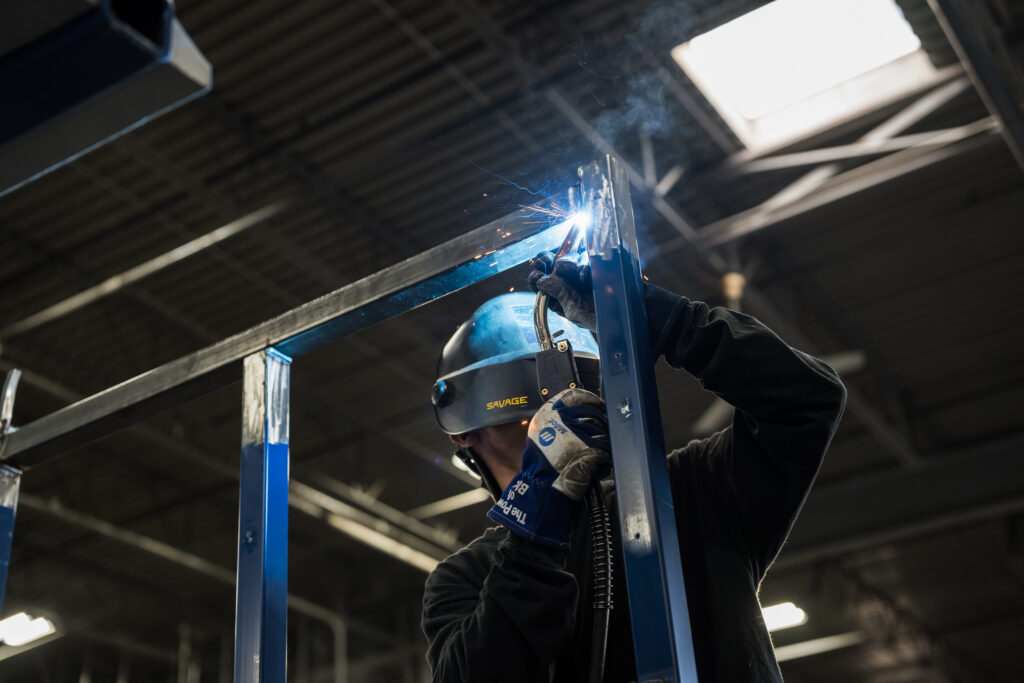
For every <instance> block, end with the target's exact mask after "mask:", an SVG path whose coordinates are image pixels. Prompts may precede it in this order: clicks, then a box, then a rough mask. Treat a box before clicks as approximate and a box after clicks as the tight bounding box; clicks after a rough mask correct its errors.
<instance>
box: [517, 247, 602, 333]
mask: <svg viewBox="0 0 1024 683" xmlns="http://www.w3.org/2000/svg"><path fill="white" fill-rule="evenodd" d="M530 266H531V267H532V268H533V270H532V271H531V272H530V276H529V284H530V289H532V290H533V291H534V292H543V293H544V294H547V295H548V297H549V299H550V301H549V302H548V306H549V307H550V308H551V310H552V311H554V312H555V313H557V314H558V315H560V316H562V317H563V318H567V319H568V320H570V321H572V322H574V323H576V324H577V325H579V326H581V327H585V328H587V329H588V330H590V331H591V332H596V331H597V317H596V315H595V314H594V285H593V283H592V281H591V279H590V266H588V265H580V264H578V263H576V262H575V261H573V260H572V259H567V258H564V259H559V260H558V262H557V263H555V262H554V257H553V256H552V255H551V253H550V252H541V253H540V254H538V255H537V257H536V258H534V259H533V260H532V261H530Z"/></svg>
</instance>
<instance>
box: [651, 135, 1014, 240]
mask: <svg viewBox="0 0 1024 683" xmlns="http://www.w3.org/2000/svg"><path fill="white" fill-rule="evenodd" d="M994 139H998V138H994V137H993V136H992V135H985V134H984V133H982V134H978V135H974V136H972V137H970V138H967V139H964V140H957V141H952V142H950V141H945V142H943V143H937V144H935V145H931V146H928V147H916V148H911V149H905V150H902V151H899V152H895V153H893V154H890V155H889V156H886V157H883V158H881V159H878V160H876V161H872V162H871V163H868V164H864V165H863V166H858V167H857V168H855V169H852V170H850V171H847V172H845V173H842V174H840V175H837V176H835V177H834V178H831V179H830V180H829V181H828V182H826V183H825V184H823V185H822V186H821V187H820V189H818V190H817V191H816V192H815V193H814V194H811V195H809V196H807V197H804V198H803V199H800V200H797V201H794V202H792V203H789V204H786V205H785V206H782V207H779V208H776V209H774V210H772V209H767V210H766V209H765V208H764V207H755V208H753V209H750V210H748V211H743V212H741V213H738V214H736V215H734V216H729V217H728V218H723V219H722V220H720V221H718V222H715V223H711V224H710V225H707V226H705V227H703V228H701V229H700V230H699V235H700V240H701V242H702V243H703V244H704V245H707V246H718V245H721V244H725V243H726V242H731V241H733V240H735V239H738V238H739V237H742V236H744V235H747V234H749V233H752V232H756V231H757V230H762V229H764V228H766V227H768V226H771V225H776V224H778V223H781V222H783V221H785V220H789V219H791V218H796V217H797V216H801V215H803V214H805V213H809V212H810V211H813V210H815V209H819V208H821V207H823V206H827V205H829V204H832V203H835V202H837V201H839V200H841V199H845V198H847V197H851V196H853V195H855V194H858V193H860V192H864V191H866V190H869V189H871V188H873V187H877V186H879V185H883V184H885V183H887V182H889V181H891V180H895V179H896V178H900V177H902V176H905V175H909V174H911V173H913V172H915V171H919V170H921V169H923V168H927V167H929V166H931V165H933V164H937V163H941V162H943V161H946V160H948V159H952V158H954V157H957V156H959V155H960V154H964V153H966V152H968V151H971V150H974V149H977V148H979V147H981V146H983V145H986V144H989V143H991V142H992V140H994ZM692 245H693V244H692V241H691V240H690V239H688V238H687V237H677V238H675V239H672V240H669V241H668V242H666V243H665V244H664V245H662V250H661V255H662V256H665V255H668V254H670V253H674V252H676V251H679V250H681V249H685V248H688V247H691V246H692Z"/></svg>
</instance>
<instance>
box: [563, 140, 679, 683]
mask: <svg viewBox="0 0 1024 683" xmlns="http://www.w3.org/2000/svg"><path fill="white" fill-rule="evenodd" d="M580 189H581V199H582V202H581V203H582V205H583V207H586V209H587V210H589V211H591V212H592V215H591V225H590V229H589V231H588V234H587V253H588V255H589V258H590V266H591V271H592V273H593V279H594V304H595V308H596V312H597V339H598V343H599V344H600V347H601V380H602V389H603V391H604V397H605V401H606V402H607V405H608V418H609V431H610V433H611V445H612V458H613V462H614V465H615V490H616V499H617V502H618V510H619V522H620V529H621V532H622V540H621V543H622V554H623V561H624V563H625V569H626V587H627V590H628V592H629V609H630V615H631V617H632V623H633V643H634V650H635V652H636V664H637V680H638V681H640V682H641V683H645V682H649V681H674V682H678V683H683V682H686V683H695V682H696V681H697V670H696V663H695V659H694V653H693V638H692V635H691V632H690V617H689V613H688V611H687V606H686V590H685V586H684V583H683V570H682V564H681V562H680V559H679V539H678V537H677V535H676V523H675V517H674V508H673V504H672V491H671V489H670V487H669V479H668V465H667V463H666V461H665V442H664V436H663V434H662V428H661V418H660V415H659V412H658V395H657V388H656V386H655V378H654V359H653V358H652V357H651V345H650V340H649V338H648V337H649V333H648V330H647V312H646V307H645V304H644V290H643V280H642V276H641V272H640V259H639V252H638V249H637V239H636V226H635V224H634V222H633V207H632V204H631V203H630V197H629V177H628V175H627V173H626V170H625V169H624V168H623V167H622V166H621V165H620V164H619V163H618V162H617V161H616V159H615V158H614V157H611V156H608V157H606V159H605V161H604V163H598V162H595V163H593V164H591V165H590V166H585V167H583V168H581V169H580Z"/></svg>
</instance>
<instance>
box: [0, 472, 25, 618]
mask: <svg viewBox="0 0 1024 683" xmlns="http://www.w3.org/2000/svg"><path fill="white" fill-rule="evenodd" d="M20 488H21V471H20V470H16V469H14V468H13V467H8V466H7V465H0V612H3V607H4V592H5V591H6V590H7V567H8V566H9V565H10V562H11V542H12V541H13V540H14V513H15V511H16V510H17V509H18V490H19V489H20Z"/></svg>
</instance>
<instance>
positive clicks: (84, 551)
mask: <svg viewBox="0 0 1024 683" xmlns="http://www.w3.org/2000/svg"><path fill="white" fill-rule="evenodd" d="M47 4H49V5H52V6H54V7H57V6H60V7H61V8H62V10H61V11H65V10H66V11H67V12H69V14H73V13H74V11H78V10H76V9H75V8H74V7H73V6H74V5H75V4H76V3H74V2H64V3H60V2H51V3H44V2H40V3H38V5H39V6H40V7H43V6H44V5H47ZM80 4H81V5H89V4H90V3H88V2H84V0H83V2H82V3H80ZM129 4H130V3H129ZM947 4H952V5H955V6H957V7H961V8H966V11H967V14H966V17H967V18H966V20H965V21H966V24H967V25H966V26H964V25H958V24H957V20H955V19H954V20H953V21H948V17H947V21H945V22H944V21H941V20H940V17H941V16H943V14H942V9H943V7H945V6H946V5H947ZM14 5H15V4H14V3H8V6H7V7H5V8H3V9H2V10H0V17H5V18H10V17H13V16H15V15H18V13H19V12H23V13H24V16H25V23H26V24H28V23H30V20H31V19H32V17H30V16H29V15H31V14H32V11H31V10H30V9H26V8H25V7H22V8H17V7H14ZM118 5H120V8H121V10H123V11H125V12H126V13H127V14H131V12H132V9H128V8H126V4H125V3H116V2H115V3H114V6H115V8H117V6H118ZM139 6H141V3H140V4H139V5H136V7H139ZM56 11H57V10H54V12H56ZM173 11H174V15H175V16H176V19H177V22H178V23H179V25H180V27H182V28H183V30H184V31H185V32H186V33H187V36H188V39H190V41H191V43H190V46H191V48H192V49H193V54H194V55H199V57H200V58H201V59H205V60H206V61H207V62H208V64H209V66H210V67H211V68H212V81H211V84H212V87H211V88H210V89H209V91H208V92H196V93H195V95H196V96H194V97H193V96H191V95H190V96H188V97H183V98H182V99H187V101H185V102H183V103H181V104H179V105H178V106H175V107H173V108H170V109H169V110H168V111H166V112H164V113H161V114H160V115H159V116H155V117H153V118H152V119H151V120H147V121H146V122H145V123H144V125H140V126H138V127H135V128H133V129H132V130H130V131H129V132H126V133H125V134H123V135H120V136H118V137H116V138H114V139H112V140H110V141H108V142H106V143H105V144H102V145H100V146H98V147H96V148H95V149H93V150H91V151H88V153H85V154H82V155H80V156H77V157H75V158H74V159H72V160H71V161H69V162H67V163H64V164H62V165H59V167H56V168H54V169H53V170H51V171H50V172H48V173H45V174H43V175H41V176H40V177H37V178H35V179H33V180H32V181H31V182H26V183H23V184H20V185H19V186H17V187H13V189H10V191H6V192H4V193H3V194H2V195H0V254H2V255H3V258H2V259H0V343H2V346H0V371H2V372H7V371H9V370H11V369H14V368H17V369H20V370H21V371H22V377H21V382H20V385H19V387H18V390H17V394H16V401H15V402H14V408H13V417H12V421H13V425H14V426H19V425H28V424H30V423H32V422H33V421H35V420H38V419H41V418H43V417H44V416H46V415H49V414H51V413H54V412H55V411H57V410H59V409H61V408H63V407H65V406H68V405H70V404H73V403H75V402H76V401H78V400H80V399H83V398H85V397H88V396H91V395H93V394H96V393H98V392H101V391H103V390H105V389H107V388H109V387H112V386H114V385H116V384H118V383H120V382H123V381H125V380H128V379H131V378H132V377H135V376H137V375H140V374H142V373H145V372H147V371H149V370H151V369H153V368H156V367H158V366H161V365H163V364H165V363H168V362H171V361H174V360H175V359H178V358H181V357H184V356H187V355H188V354H191V353H193V352H196V351H198V350H200V349H203V348H204V347H208V346H210V345H212V344H214V343H216V342H218V341H220V340H223V339H225V338H227V337H229V336H231V335H233V334H236V333H240V332H242V331H244V330H246V329H248V328H251V327H253V326H255V325H257V324H259V323H261V322H263V321H266V320H269V319H271V318H273V317H274V316H277V315H280V314H282V313H284V312H286V311H289V310H291V309H294V308H296V307H298V306H300V305H302V304H303V303H305V302H308V301H311V300H313V299H315V298H317V297H319V296H321V295H323V294H326V293H328V292H331V291H333V290H336V289H338V288H340V287H343V286H345V285H347V284H349V283H352V282H355V281H357V280H359V279H360V278H364V277H366V276H369V275H371V274H373V273H375V272H378V271H381V270H383V269H386V268H389V267H391V266H394V265H395V264H397V263H400V262H401V261H403V260H405V259H407V258H410V257H413V256H415V255H417V254H420V253H422V252H424V251H425V250H427V249H430V248H432V247H435V246H437V245H440V244H443V243H444V242H446V241H448V240H451V239H453V238H456V237H458V236H459V235H462V234H465V233H467V232H469V231H471V230H473V229H475V228H478V227H480V226H483V225H486V224H488V223H490V222H491V221H494V220H497V219H499V218H501V217H502V216H506V215H508V214H510V213H512V212H515V211H519V210H521V209H522V208H523V207H533V208H534V209H535V210H536V212H537V221H538V222H539V223H544V222H545V221H552V220H556V219H557V216H551V215H548V213H545V209H547V210H551V212H552V213H554V214H558V213H559V210H560V208H564V207H565V206H566V205H567V204H566V190H567V188H569V187H570V186H571V185H572V184H573V183H574V182H576V178H577V168H578V167H579V166H581V165H583V164H587V163H590V162H592V161H594V160H596V159H600V158H602V157H603V156H604V155H606V154H614V155H616V156H617V157H618V158H620V159H621V160H622V161H623V163H625V164H626V165H628V166H629V168H630V171H631V173H630V184H631V186H632V187H631V191H632V201H633V210H634V213H635V217H636V223H637V229H638V233H639V243H640V252H641V259H642V262H643V269H644V275H645V277H647V278H648V279H649V281H650V282H652V283H654V284H657V285H659V286H662V287H665V288H666V289H670V290H673V291H675V292H678V293H681V294H684V295H686V296H688V297H691V298H694V299H700V300H703V301H706V302H708V303H709V304H711V305H729V306H732V307H734V308H739V309H741V310H743V311H744V312H747V313H750V314H751V315H754V316H756V317H758V318H759V319H761V320H763V321H764V322H766V323H767V324H768V325H769V326H771V327H772V328H773V329H774V330H775V331H777V332H778V333H779V334H780V336H782V337H783V338H784V339H786V340H787V341H789V342H791V343H792V344H794V345H795V346H797V347H799V348H803V349H806V350H808V351H810V352H812V353H814V354H815V355H818V356H820V357H822V358H825V359H826V360H828V361H830V362H831V363H832V364H833V365H834V366H835V367H836V368H837V369H838V371H839V372H840V375H841V376H842V378H843V381H844V383H845V384H846V386H847V388H848V391H849V401H848V406H847V409H846V413H845V416H844V418H843V420H842V423H841V425H840V427H839V430H838V432H837V434H836V437H835V440H834V442H833V444H832V446H831V448H830V451H829V453H828V456H827V457H826V459H825V462H824V465H823V467H822V469H821V471H820V474H819V476H818V480H817V482H816V484H815V487H814V489H813V490H812V492H811V494H810V497H809V498H808V501H807V504H806V507H805V509H804V512H803V514H802V516H801V517H800V519H799V520H798V522H797V524H796V526H795V527H794V529H793V532H792V535H791V537H790V540H789V542H788V543H787V545H786V546H785V547H784V548H783V550H782V553H781V554H780V556H779V557H778V559H777V561H776V563H775V565H774V566H773V568H772V569H771V570H770V571H769V573H768V576H767V578H766V579H765V581H764V583H763V584H762V586H761V589H760V597H761V602H762V605H764V606H765V607H768V606H780V605H781V607H777V609H776V614H777V615H781V616H782V617H787V616H788V617H792V618H791V619H790V620H789V622H788V623H782V624H781V626H780V627H779V628H777V630H774V631H773V633H772V638H773V641H774V644H775V647H776V651H777V656H778V659H779V661H780V666H781V669H782V672H783V674H784V676H785V679H786V680H787V681H788V682H789V683H816V682H821V681H828V682H830V683H846V682H850V683H853V682H864V683H901V682H904V681H905V682H908V683H909V682H917V681H923V682H936V683H959V682H974V681H977V682H993V683H996V682H1007V683H1009V682H1011V681H1019V680H1021V673H1020V672H1021V671H1022V670H1024V648H1022V647H1021V645H1022V643H1024V455H1022V452H1024V408H1022V406H1024V356H1022V353H1021V349H1022V348H1024V322H1022V319H1021V304H1020V292H1021V291H1024V260H1022V251H1024V232H1022V228H1024V220H1022V218H1021V215H1022V213H1024V184H1022V179H1024V176H1022V168H1024V166H1022V165H1024V154H1022V149H1024V125H1022V121H1024V117H1022V113H1021V106H1020V103H1021V102H1022V101H1024V98H1022V93H1024V80H1022V72H1024V2H1019V1H1017V0H955V1H952V0H950V2H947V0H877V1H876V0H857V1H856V2H854V1H852V0H816V1H814V2H808V1H805V0H776V1H775V2H771V3H765V2H762V1H760V0H718V1H713V0H687V1H683V0H655V1H653V2H639V1H632V0H630V1H622V0H614V1H613V0H581V1H579V2H552V1H537V2H522V1H517V0H440V1H435V0H204V1H202V2H201V1H200V0H178V1H177V2H175V3H173ZM53 16H56V15H53ZM949 24H952V26H950V25H949ZM14 25H15V24H13V23H10V24H7V26H14ZM51 28H52V27H51ZM972 31H973V32H974V34H977V35H981V36H984V37H985V41H982V43H981V46H982V47H981V49H980V51H978V52H975V53H968V54H965V52H964V50H963V49H961V47H962V46H958V45H955V44H954V43H956V41H955V40H953V41H951V39H950V36H951V35H958V34H962V33H963V32H968V33H970V32H972ZM5 36H7V37H5ZM9 38H10V36H9V35H7V34H5V33H4V32H3V31H0V75H2V74H3V73H4V72H3V70H2V67H3V66H4V64H6V63H7V62H5V61H4V60H9V59H12V58H13V57H12V56H17V55H18V52H17V48H18V47H24V46H23V45H22V46H14V45H12V44H10V42H9ZM4 41H8V42H7V44H4ZM979 55H980V56H979ZM193 67H194V65H193ZM194 68H195V67H194ZM201 72H202V69H199V70H198V71H194V73H201ZM993 74H994V77H993ZM60 83H61V81H60V80H59V79H55V80H54V81H53V82H51V83H38V84H37V85H36V86H35V87H37V88H40V89H44V90H45V89H46V88H59V87H61V85H60ZM993 84H994V85H993ZM0 87H6V86H4V85H3V84H2V83H0ZM993 89H994V90H995V91H996V92H995V93H994V92H993ZM132 97H133V98H134V99H133V100H132V102H133V103H134V104H137V105H139V107H140V109H139V111H140V114H139V116H138V119H139V120H141V119H143V118H146V117H147V116H150V115H152V114H153V113H156V112H157V111H158V110H162V109H164V108H166V107H167V106H169V105H170V103H159V104H154V107H155V108H151V109H150V110H149V111H148V112H142V107H143V106H145V105H146V104H147V103H146V102H144V101H143V100H144V99H145V97H146V95H145V92H144V91H139V92H136V93H135V94H134V95H133V96H132ZM1000 98H1001V99H1000ZM1007 102H1008V103H1009V105H1008V107H1009V108H1008V109H1007V104H1006V103H1007ZM0 106H2V105H0ZM1014 110H1015V116H1016V118H1014V115H1013V111H1014ZM1008 111H1009V113H1008ZM83 125H84V124H83ZM123 127H124V128H127V127H129V126H128V125H127V124H126V125H125V126H123ZM0 132H2V131H0ZM34 134H36V132H35V131H34V130H29V131H28V132H27V133H25V135H27V136H31V135H34ZM4 136H5V140H6V142H3V143H0V166H4V165H8V164H15V163H16V162H15V161H13V160H12V159H13V158H14V157H12V155H11V154H9V153H8V152H5V151H4V146H3V145H11V144H14V143H12V142H11V140H10V139H9V137H10V136H9V135H7V133H6V132H4ZM14 142H18V140H17V139H15V140H14ZM79 151H80V150H79ZM66 156H69V157H70V156H71V154H70V153H69V154H67V155H66ZM24 159H25V157H24V156H20V157H18V161H17V163H21V162H22V161H24ZM0 171H2V172H3V173H4V174H6V173H7V171H3V170H2V169H0ZM5 177H6V176H5ZM217 231H220V232H217ZM183 245H190V246H189V248H188V249H186V250H184V252H183V250H182V249H181V248H182V247H183ZM176 250H177V251H176ZM140 268H141V270H140ZM526 274H527V269H526V268H525V266H524V267H519V268H515V269H512V270H511V271H508V272H506V273H503V274H501V275H499V276H496V277H494V278H491V279H488V280H484V281H482V282H480V283H478V284H475V285H473V286H471V287H468V288H466V289H464V290H462V291H459V292H457V293H454V294H451V295H449V296H446V297H443V298H441V299H439V300H437V301H434V302H431V303H428V304H426V305H423V306H421V307H419V308H416V309H414V310H412V311H409V312H407V313H404V314H402V315H399V316H396V317H393V318H390V319H388V320H386V321H385V322H382V323H379V324H376V325H373V326H370V327H368V328H366V329H365V330H362V331H359V332H358V333H355V334H352V335H349V336H347V337H345V338H343V339H341V340H340V341H337V342H334V343H331V344H328V345H326V346H324V347H322V348H320V349H318V350H316V351H314V352H312V353H311V354H309V355H308V356H305V357H303V358H302V359H301V361H298V362H296V363H295V365H294V368H293V370H292V386H291V392H292V401H291V404H292V408H291V478H292V482H293V484H292V487H293V488H292V505H291V509H290V519H289V546H288V590H289V594H290V600H289V607H290V609H289V613H288V680H290V681H301V682H306V681H310V682H316V681H323V682H325V683H326V682H329V681H330V682H333V683H337V682H340V681H351V682H353V683H362V682H366V683H370V682H378V681H380V682H384V681H399V682H402V683H413V682H416V683H418V682H421V681H426V680H429V672H428V671H427V667H426V663H425V660H424V653H425V640H424V638H423V635H422V633H421V632H420V628H419V617H420V606H421V605H420V601H421V598H422V591H423V582H424V580H425V578H426V575H427V573H428V572H429V570H430V568H431V567H432V566H433V565H434V564H436V563H437V562H438V561H439V560H440V559H443V558H444V557H446V556H447V555H448V554H450V553H452V552H454V551H455V550H457V549H458V548H460V547H462V546H463V545H465V544H466V543H467V542H469V541H470V540H472V539H473V538H475V537H476V536H478V535H479V534H480V533H482V532H483V530H484V529H486V528H487V527H488V526H490V524H489V522H488V520H487V518H486V517H485V512H486V510H487V508H488V498H487V496H486V494H485V493H484V492H483V491H482V490H481V489H479V488H478V485H477V483H476V481H475V480H474V479H473V478H472V477H471V476H470V475H469V474H468V473H467V472H465V471H463V470H461V469H459V468H457V467H456V466H455V463H454V462H453V460H452V458H451V453H452V449H451V445H450V443H449V442H448V439H447V437H446V436H445V435H443V434H442V433H441V432H440V431H439V430H438V429H437V426H436V425H435V422H434V418H433V414H432V410H431V405H430V388H431V385H432V383H433V381H434V379H435V378H434V371H435V363H436V360H437V355H438V353H439V350H440V348H441V346H442V345H443V343H444V341H445V340H446V339H447V338H448V337H449V336H450V335H451V334H452V333H453V332H454V330H455V329H456V327H457V326H458V325H459V324H460V323H461V322H462V321H463V320H464V319H465V318H467V317H468V316H469V314H470V313H471V312H472V310H473V309H474V308H475V307H476V306H478V305H479V304H480V303H482V302H483V301H485V300H486V299H488V298H490V297H492V296H495V295H496V294H498V293H501V292H507V291H510V290H515V291H523V290H525V289H526ZM657 373H658V386H659V394H660V408H661V412H662V416H663V422H664V429H665V440H666V444H667V446H668V448H673V447H678V446H682V445H684V444H685V443H687V442H688V441H689V440H690V439H693V438H699V437H700V436H702V435H704V434H707V433H709V432H711V431H714V430H715V429H718V428H719V427H720V426H722V425H723V424H725V421H726V420H727V419H728V407H726V408H725V409H723V407H722V406H721V405H720V404H718V403H716V397H715V396H714V395H712V394H710V393H708V392H706V391H704V390H703V389H702V388H701V387H700V385H699V384H698V383H697V382H696V381H694V380H693V379H691V378H690V377H689V376H687V375H685V374H683V373H678V372H674V371H672V370H671V369H669V368H667V367H666V366H665V365H664V363H662V364H659V366H658V368H657ZM240 419H241V384H240V382H237V381H236V382H233V383H230V384H228V385H227V386H225V387H223V388H219V389H216V390H215V391H213V392H211V393H206V394H202V395H200V396H197V397H196V398H194V399H191V400H190V401H188V402H186V403H183V404H179V405H174V406H171V407H169V408H168V409H167V410H164V411H161V412H159V413H158V414H156V415H154V416H152V417H147V419H145V420H143V421H140V422H136V423H134V424H131V425H130V426H128V427H126V428H125V429H123V430H119V431H116V433H113V434H110V435H108V436H105V437H104V438H102V439H99V440H96V441H91V442H87V443H81V444H75V447H74V448H73V449H70V450H69V452H67V453H66V454H65V455H62V456H61V457H59V458H53V459H49V460H46V461H45V462H40V463H39V464H37V465H35V466H32V467H29V468H27V469H26V471H25V473H24V476H23V480H22V483H21V491H20V496H19V501H18V507H17V519H16V524H15V528H14V539H13V546H12V550H11V556H10V565H9V573H8V577H7V586H6V595H5V597H4V602H3V614H2V615H0V617H2V618H4V619H8V618H14V620H13V621H0V635H2V636H3V638H4V640H3V641H2V644H0V681H3V682H4V683H8V682H12V683H13V682H21V681H39V682H45V683H64V682H65V681H72V682H77V683H101V682H106V681H111V682H112V681H117V683H128V682H129V681H132V682H140V683H142V682H148V681H160V682H161V683H163V682H165V681H178V682H179V683H208V682H217V683H224V682H225V681H230V680H231V676H232V674H231V667H232V656H233V655H232V651H233V633H234V617H235V613H234V609H235V586H234V584H235V579H234V573H235V563H236V555H237V552H238V504H239V491H238V488H239V481H238V477H239V445H240V442H239V433H240ZM310 501H318V504H319V505H320V506H319V507H318V506H317V505H315V504H313V503H311V502H310ZM325 510H327V511H328V512H324V511H325ZM26 623H34V624H36V625H38V626H39V628H40V629H41V630H40V631H39V633H36V634H35V639H34V640H33V639H28V640H26V638H27V637H26V636H25V634H24V633H23V632H22V631H18V629H19V628H22V627H23V626H24V625H25V624H26ZM31 635H32V634H29V636H31Z"/></svg>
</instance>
